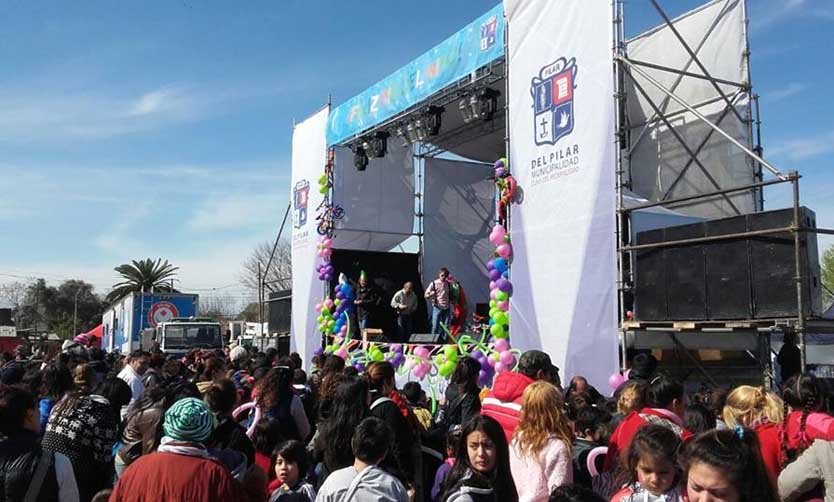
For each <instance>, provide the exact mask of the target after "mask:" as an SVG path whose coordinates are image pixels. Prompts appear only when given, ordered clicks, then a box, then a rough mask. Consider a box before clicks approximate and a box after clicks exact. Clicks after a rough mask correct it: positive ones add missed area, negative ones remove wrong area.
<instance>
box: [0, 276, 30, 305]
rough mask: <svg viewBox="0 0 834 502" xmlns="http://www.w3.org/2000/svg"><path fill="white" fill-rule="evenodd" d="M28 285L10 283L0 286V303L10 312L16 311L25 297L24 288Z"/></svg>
mask: <svg viewBox="0 0 834 502" xmlns="http://www.w3.org/2000/svg"><path fill="white" fill-rule="evenodd" d="M28 287H29V285H28V284H25V283H22V282H10V283H7V284H0V303H5V304H7V305H8V306H9V307H11V308H12V310H17V309H18V307H20V304H21V303H22V302H23V298H24V297H25V296H26V288H28Z"/></svg>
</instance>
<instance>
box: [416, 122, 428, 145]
mask: <svg viewBox="0 0 834 502" xmlns="http://www.w3.org/2000/svg"><path fill="white" fill-rule="evenodd" d="M414 133H415V134H416V135H417V141H425V140H426V138H428V137H429V135H428V132H427V131H426V123H425V122H424V121H423V119H422V118H419V119H417V120H415V121H414Z"/></svg>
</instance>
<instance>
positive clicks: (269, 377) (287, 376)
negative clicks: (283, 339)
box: [252, 366, 310, 453]
mask: <svg viewBox="0 0 834 502" xmlns="http://www.w3.org/2000/svg"><path fill="white" fill-rule="evenodd" d="M292 376H293V372H292V370H291V369H290V368H288V367H286V366H276V367H275V368H272V369H271V370H269V371H268V372H267V373H266V375H264V377H263V378H261V379H260V380H259V381H258V383H257V384H255V388H254V389H253V390H252V395H253V396H254V397H255V401H256V402H257V403H258V406H260V407H261V409H262V410H264V414H265V415H266V416H269V417H271V418H274V419H276V420H278V421H279V422H280V423H281V425H282V431H281V435H282V436H283V437H284V439H297V440H299V441H302V442H303V441H306V440H307V437H308V436H309V435H310V422H308V421H307V414H306V413H305V412H304V403H302V402H301V398H299V397H298V396H297V395H295V392H294V391H293V388H292ZM270 453H272V452H270Z"/></svg>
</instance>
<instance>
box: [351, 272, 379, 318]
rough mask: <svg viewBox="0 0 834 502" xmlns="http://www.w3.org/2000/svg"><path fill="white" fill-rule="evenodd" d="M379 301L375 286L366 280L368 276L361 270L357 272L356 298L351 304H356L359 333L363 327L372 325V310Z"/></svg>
mask: <svg viewBox="0 0 834 502" xmlns="http://www.w3.org/2000/svg"><path fill="white" fill-rule="evenodd" d="M378 302H379V295H378V294H377V292H376V288H374V287H373V285H372V284H371V283H370V282H369V281H368V276H367V275H365V271H364V270H363V271H362V273H361V274H359V288H358V289H357V291H356V298H355V299H354V300H353V304H354V305H356V318H357V320H358V321H359V333H360V334H361V333H363V332H364V331H365V328H370V327H372V326H371V324H372V322H371V321H372V319H373V312H374V310H375V309H376V306H377V303H378Z"/></svg>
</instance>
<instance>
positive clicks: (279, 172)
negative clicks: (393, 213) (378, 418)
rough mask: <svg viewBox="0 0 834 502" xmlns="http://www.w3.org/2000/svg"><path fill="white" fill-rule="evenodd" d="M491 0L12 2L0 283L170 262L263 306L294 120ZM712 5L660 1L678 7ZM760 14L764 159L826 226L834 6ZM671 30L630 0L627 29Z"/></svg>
mask: <svg viewBox="0 0 834 502" xmlns="http://www.w3.org/2000/svg"><path fill="white" fill-rule="evenodd" d="M594 1H596V0H594ZM495 3H496V2H494V1H477V0H455V1H452V2H450V1H448V0H445V1H440V0H421V1H420V2H413V1H404V0H403V1H399V0H398V1H391V0H388V1H380V0H363V1H361V2H360V1H358V0H354V1H346V0H342V1H337V0H332V1H324V0H304V1H302V0H270V1H252V2H246V3H245V8H241V7H240V5H243V4H236V3H233V2H220V1H196V0H179V1H146V2H105V1H89V2H61V1H57V0H55V1H44V2H31V1H28V0H0V6H2V10H3V16H0V33H3V37H2V38H0V61H2V64H0V283H4V282H11V281H16V280H28V279H29V278H32V277H43V278H45V279H47V280H48V281H49V282H51V283H58V282H61V281H62V280H64V279H70V278H80V279H83V280H86V281H88V282H90V283H92V284H93V285H94V286H95V287H96V290H97V291H98V292H100V293H105V292H106V291H107V290H108V289H109V287H110V286H111V285H112V284H113V283H114V282H115V281H116V280H117V277H116V274H115V272H113V267H115V266H117V265H119V264H121V263H124V262H127V261H129V260H131V259H140V258H145V257H154V258H155V257H163V258H166V259H168V260H170V261H171V262H172V263H173V264H175V265H177V266H179V267H180V271H179V279H180V284H179V288H180V289H181V290H184V291H197V292H200V293H201V294H202V295H204V296H206V295H222V296H225V297H232V298H235V299H238V300H240V301H246V300H251V299H253V298H254V296H255V294H254V293H252V292H247V291H246V290H245V289H244V288H242V287H241V286H240V284H239V281H238V277H239V274H240V270H241V263H242V261H243V260H244V259H245V258H246V256H247V255H248V254H249V253H250V251H251V250H252V248H253V247H254V246H255V245H256V244H257V243H259V242H263V241H270V240H272V239H274V238H275V235H276V233H277V231H278V227H279V225H280V223H281V218H282V216H283V213H284V210H285V208H286V206H287V202H288V198H289V175H290V172H289V170H290V158H291V152H290V139H291V134H292V125H293V121H294V120H298V121H300V120H303V119H304V118H305V117H307V116H309V115H311V114H312V113H314V112H315V111H316V110H318V109H319V108H320V107H321V106H322V105H324V104H325V103H326V102H327V100H328V96H332V101H333V103H334V104H338V103H341V102H342V101H344V100H346V99H348V98H350V97H351V96H353V95H355V94H357V93H358V92H360V91H362V90H363V89H364V88H366V87H368V86H369V85H371V84H373V83H374V82H375V81H377V80H379V79H380V78H382V77H384V76H386V75H387V74H388V73H390V72H392V71H394V70H396V69H397V68H398V67H400V66H402V65H404V64H406V63H407V62H408V61H409V60H411V59H413V58H414V57H416V56H418V55H419V54H421V53H422V52H424V51H425V50H427V49H429V48H430V47H432V46H433V45H435V44H437V43H438V42H440V41H441V40H443V39H444V38H446V37H447V36H449V35H451V34H452V33H454V32H455V31H457V30H458V29H459V28H461V27H462V26H464V25H465V24H467V23H468V22H470V21H471V20H473V19H474V18H476V17H477V16H479V15H480V14H482V13H483V12H485V11H487V10H488V9H489V8H490V7H492V6H493V5H495ZM700 3H701V2H697V1H691V0H675V1H672V0H663V1H662V2H661V4H662V5H663V6H664V8H666V9H667V10H668V13H669V14H670V15H672V16H676V15H679V14H681V13H683V12H685V11H687V10H689V9H691V8H693V7H695V6H697V5H699V4H700ZM748 5H749V17H750V18H751V28H750V43H751V49H752V70H751V71H752V78H753V85H754V90H755V91H756V92H757V93H759V94H760V95H761V110H762V118H763V124H762V133H763V145H764V147H765V156H766V158H768V159H769V160H770V161H772V162H773V163H774V164H775V165H777V166H778V167H779V168H780V169H782V170H783V171H789V170H798V171H800V172H801V173H802V174H803V176H804V179H803V181H802V183H801V187H802V188H801V192H802V198H803V203H804V204H805V205H807V206H809V207H811V208H812V209H814V210H816V211H817V215H818V220H819V223H820V224H821V225H825V226H828V227H834V197H832V196H831V195H833V194H834V176H832V174H831V167H830V166H829V165H828V162H827V161H828V159H829V158H830V157H831V154H832V153H834V122H832V120H831V117H832V115H834V105H832V104H831V102H832V100H831V99H830V97H829V93H830V90H831V89H832V87H834V86H833V85H832V84H834V82H833V80H834V64H832V62H831V61H832V59H831V56H830V53H829V52H828V47H829V46H830V35H829V34H830V30H831V28H832V27H833V26H834V3H832V2H830V1H828V0H749V2H748ZM660 22H661V19H660V18H659V17H658V16H657V14H656V13H655V12H654V11H653V9H652V8H651V6H650V4H649V3H648V1H646V0H632V1H629V2H627V3H626V27H627V33H628V34H629V35H635V34H637V33H639V32H641V31H643V30H645V29H648V28H650V27H653V26H655V25H657V24H660ZM788 203H789V197H788V196H787V194H786V193H784V191H782V192H774V193H773V195H768V197H767V202H766V204H767V207H768V208H777V207H783V206H785V205H786V204H788ZM821 241H822V243H823V244H830V243H832V242H834V241H832V240H831V239H828V238H825V239H821Z"/></svg>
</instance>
